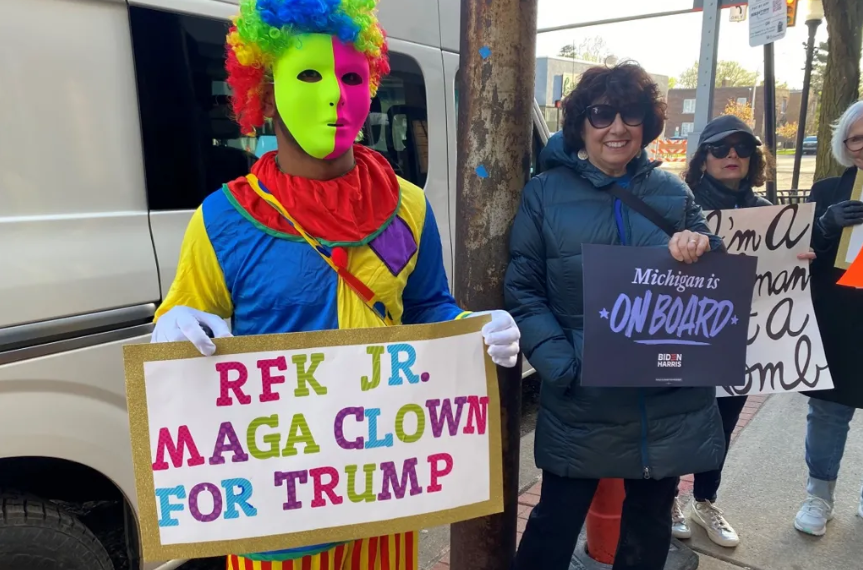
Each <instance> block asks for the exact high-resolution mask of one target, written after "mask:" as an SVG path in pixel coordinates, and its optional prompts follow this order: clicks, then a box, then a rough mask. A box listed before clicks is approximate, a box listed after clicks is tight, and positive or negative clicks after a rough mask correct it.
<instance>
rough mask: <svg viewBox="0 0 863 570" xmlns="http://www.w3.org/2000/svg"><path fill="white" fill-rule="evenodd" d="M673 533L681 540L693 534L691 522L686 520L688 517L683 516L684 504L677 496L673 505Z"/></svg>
mask: <svg viewBox="0 0 863 570" xmlns="http://www.w3.org/2000/svg"><path fill="white" fill-rule="evenodd" d="M671 535H672V536H673V537H674V538H677V539H681V540H682V539H686V538H689V537H691V536H692V530H691V529H690V528H689V523H687V522H686V517H685V516H683V506H682V505H681V504H680V499H678V498H677V497H675V498H674V505H672V506H671Z"/></svg>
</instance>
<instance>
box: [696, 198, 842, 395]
mask: <svg viewBox="0 0 863 570" xmlns="http://www.w3.org/2000/svg"><path fill="white" fill-rule="evenodd" d="M704 214H705V215H706V216H707V225H708V226H709V227H710V230H711V231H712V232H713V233H714V234H715V235H718V236H719V237H721V238H722V240H723V242H724V243H725V247H726V248H727V250H728V252H729V253H738V254H745V255H751V256H754V257H756V258H757V259H758V270H757V276H756V278H755V289H754V291H753V293H752V314H751V317H750V318H751V320H750V322H749V341H748V342H749V346H748V348H747V351H746V368H745V370H744V380H745V381H744V382H743V383H742V384H741V383H739V382H738V383H735V384H734V385H730V384H729V385H728V386H723V387H721V388H719V389H718V390H717V392H718V393H717V395H718V396H738V395H744V394H745V395H753V394H772V393H784V392H799V391H805V390H828V389H830V388H832V387H833V380H832V378H831V376H830V370H829V369H828V367H827V358H826V357H825V355H824V345H823V344H822V343H821V333H820V331H819V330H818V321H817V320H816V318H815V309H814V308H813V306H812V292H811V290H810V286H809V280H810V275H809V262H808V261H805V260H799V259H797V256H798V255H799V254H801V253H805V252H807V251H809V240H810V238H811V235H812V222H813V219H814V216H815V204H811V203H809V204H789V205H787V206H764V207H760V208H743V209H738V210H712V211H706V212H705V213H704Z"/></svg>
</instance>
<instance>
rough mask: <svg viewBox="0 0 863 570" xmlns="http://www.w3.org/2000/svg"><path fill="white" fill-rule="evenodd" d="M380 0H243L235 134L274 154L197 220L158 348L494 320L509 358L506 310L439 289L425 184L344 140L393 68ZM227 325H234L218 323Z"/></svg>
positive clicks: (390, 568) (492, 350)
mask: <svg viewBox="0 0 863 570" xmlns="http://www.w3.org/2000/svg"><path fill="white" fill-rule="evenodd" d="M375 8H376V0H241V1H240V13H239V15H238V16H237V17H236V18H235V19H234V25H233V26H232V27H231V29H230V32H229V34H228V38H227V70H228V83H229V84H230V86H231V88H232V90H233V106H234V112H235V114H236V118H237V120H238V122H239V123H240V126H241V127H242V129H243V131H244V132H246V133H252V134H253V133H254V132H255V129H256V128H259V127H261V126H262V125H263V124H264V121H265V120H266V119H271V120H272V121H273V124H274V127H275V131H276V136H277V140H278V149H277V150H276V151H273V152H270V153H267V154H265V155H264V156H262V157H261V158H260V160H259V161H258V162H257V163H256V164H255V165H254V166H253V167H252V171H251V173H249V174H248V175H246V176H244V177H241V178H239V179H237V180H233V181H226V184H225V185H224V186H223V187H222V188H221V189H219V190H216V191H215V192H214V193H213V194H211V195H210V196H208V197H207V198H206V199H205V200H204V202H203V204H202V205H201V207H199V208H198V209H197V210H196V211H195V213H194V214H193V216H192V219H191V221H190V222H189V226H188V228H187V230H186V235H185V237H184V240H183V245H182V249H181V253H180V261H179V265H178V269H177V275H176V277H175V279H174V282H173V284H172V286H171V289H170V291H169V292H168V295H167V296H166V298H165V301H164V303H163V304H162V305H161V306H160V307H159V310H158V311H157V313H156V325H155V328H154V331H153V339H152V340H153V342H170V341H184V340H188V341H191V342H192V343H193V344H194V345H195V346H196V347H197V348H198V350H199V351H200V352H201V353H202V354H204V355H212V354H214V352H215V345H214V344H213V342H212V340H210V339H211V337H217V338H218V337H227V336H231V335H232V334H233V335H258V334H272V333H291V332H302V331H316V330H325V329H337V328H338V329H352V328H369V327H380V326H387V325H399V324H416V323H434V322H442V321H447V320H453V319H458V318H463V317H467V316H475V315H478V314H489V313H490V314H491V317H492V318H491V321H490V322H489V323H488V324H486V325H485V326H484V328H483V331H482V332H483V337H484V339H485V342H486V344H487V346H488V352H489V354H490V356H491V357H492V360H493V361H494V362H495V363H496V364H498V365H501V366H506V367H513V366H515V364H516V358H517V356H518V352H519V331H518V328H517V327H516V325H515V322H514V321H513V319H512V317H511V316H510V315H509V313H507V312H505V311H490V312H489V313H474V314H471V313H468V312H465V311H463V310H462V309H460V308H459V307H458V306H457V305H456V303H455V300H454V299H453V298H452V296H451V295H450V293H449V286H448V283H447V279H446V274H445V273H444V267H443V258H442V253H441V244H440V236H439V234H438V229H437V224H436V223H435V218H434V214H433V212H432V210H431V207H430V206H429V203H428V201H427V200H426V198H425V195H424V194H423V191H422V190H421V189H419V188H417V187H416V186H414V185H412V184H410V183H409V182H407V181H405V180H403V179H401V178H399V177H397V176H396V175H395V173H394V172H393V169H392V167H391V166H390V164H389V163H388V162H387V160H386V159H385V158H384V157H383V156H381V155H380V154H378V153H376V152H374V151H373V150H370V149H368V148H365V147H363V146H361V145H358V144H354V143H355V140H356V139H357V136H358V134H359V132H360V129H361V128H362V126H363V124H364V123H365V121H366V118H367V116H368V114H369V109H370V107H371V100H372V97H374V95H375V93H376V91H377V88H378V86H379V85H380V81H381V78H382V77H383V76H384V75H386V74H387V73H388V72H389V64H388V61H387V50H386V40H385V36H384V32H383V30H382V29H381V27H380V25H379V24H378V21H377V18H376V15H375ZM225 319H230V320H231V325H232V328H231V329H229V327H228V324H227V323H226V321H225ZM417 538H418V537H417V533H416V532H406V533H399V534H392V535H388V536H378V537H370V538H364V539H359V540H353V541H348V542H344V543H335V544H321V545H313V546H308V547H303V548H294V549H289V550H282V551H275V552H268V553H260V554H243V555H232V556H229V557H228V569H229V570H248V569H249V568H252V569H255V570H263V569H268V570H415V569H417V567H418V556H417V553H418V540H417Z"/></svg>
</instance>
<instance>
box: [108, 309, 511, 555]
mask: <svg viewBox="0 0 863 570" xmlns="http://www.w3.org/2000/svg"><path fill="white" fill-rule="evenodd" d="M488 321H489V317H488V316H483V317H475V318H469V319H463V320H458V321H453V322H447V323H440V324H432V325H413V326H399V327H382V328H377V329H368V330H336V331H321V332H308V333H296V334H285V335H265V336H250V337H234V338H224V339H216V340H215V344H216V346H217V352H216V354H215V355H213V356H211V357H204V356H201V355H200V354H199V353H198V352H197V350H196V349H195V348H194V347H193V346H192V345H191V343H188V342H175V343H160V344H141V345H128V346H125V347H124V353H125V367H126V390H127V398H128V405H129V421H130V426H131V437H132V449H133V460H134V467H135V477H136V485H137V492H138V506H139V518H140V528H141V537H142V545H143V553H144V559H145V560H147V561H155V560H166V559H175V558H201V557H208V556H219V555H223V554H229V553H244V552H263V551H270V550H279V549H287V548H294V547H299V546H307V545H314V544H321V543H331V542H337V541H346V540H352V539H357V538H363V537H368V536H376V535H383V534H388V533H394V532H405V531H409V530H418V529H422V528H428V527H433V526H438V525H443V524H448V523H453V522H457V521H461V520H466V519H471V518H476V517H481V516H486V515H489V514H494V513H498V512H501V511H502V510H503V488H502V485H503V483H502V472H501V469H502V456H501V434H500V429H501V428H500V402H499V394H498V383H497V373H496V369H495V366H494V364H493V363H492V361H491V359H490V357H489V356H488V354H487V353H486V350H485V345H484V342H483V339H482V334H481V328H482V326H483V325H484V324H485V323H486V322H488Z"/></svg>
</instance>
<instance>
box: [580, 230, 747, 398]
mask: <svg viewBox="0 0 863 570" xmlns="http://www.w3.org/2000/svg"><path fill="white" fill-rule="evenodd" d="M582 253H583V256H584V257H583V262H584V350H583V357H582V366H581V385H582V386H606V387H658V386H729V385H742V384H743V383H744V382H745V377H744V376H745V375H744V374H743V372H744V371H745V370H746V342H747V336H748V334H747V333H748V329H749V312H750V309H751V305H752V290H753V286H754V284H755V269H756V266H757V263H758V260H757V259H756V258H755V257H752V256H746V255H729V254H722V253H707V254H705V255H704V256H702V257H701V258H699V260H698V262H697V263H693V264H691V265H687V264H685V263H681V262H679V261H676V260H675V259H674V258H673V257H671V254H670V253H669V252H668V249H667V248H664V247H623V246H611V245H592V244H585V245H584V246H582ZM735 383H736V384H735Z"/></svg>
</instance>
